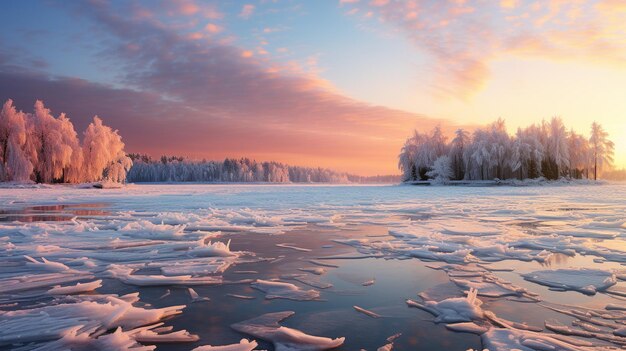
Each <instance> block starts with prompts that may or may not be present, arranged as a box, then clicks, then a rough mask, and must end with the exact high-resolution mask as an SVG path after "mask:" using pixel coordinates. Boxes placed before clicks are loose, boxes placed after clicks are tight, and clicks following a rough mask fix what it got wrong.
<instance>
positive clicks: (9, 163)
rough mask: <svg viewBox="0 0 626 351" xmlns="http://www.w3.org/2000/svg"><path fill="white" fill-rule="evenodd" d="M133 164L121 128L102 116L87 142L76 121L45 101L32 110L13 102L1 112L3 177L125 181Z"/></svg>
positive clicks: (92, 125)
mask: <svg viewBox="0 0 626 351" xmlns="http://www.w3.org/2000/svg"><path fill="white" fill-rule="evenodd" d="M131 166H132V161H131V159H130V158H129V157H128V156H127V155H126V152H125V151H124V143H123V142H122V137H121V136H120V135H119V133H118V131H117V130H113V129H111V128H110V127H108V126H106V125H104V124H103V123H102V120H101V119H100V118H98V117H97V116H96V117H94V118H93V122H91V123H90V124H89V126H88V127H87V129H86V130H85V131H84V132H83V137H82V142H81V141H80V139H79V137H78V134H77V133H76V131H75V129H74V125H73V124H72V122H71V121H70V119H69V118H68V117H67V116H66V115H65V114H64V113H61V114H60V115H59V116H58V118H57V117H55V116H54V115H52V113H51V111H50V110H49V109H47V108H46V107H45V106H44V103H43V102H42V101H40V100H37V101H36V102H35V107H34V110H33V112H32V113H25V112H22V111H18V110H17V109H16V108H15V106H14V105H13V101H12V100H7V101H6V102H5V103H4V105H3V107H2V111H1V112H0V181H5V182H7V181H8V182H29V181H32V182H37V183H88V182H98V181H102V180H105V181H112V182H124V181H125V179H126V173H127V172H128V170H129V169H130V167H131Z"/></svg>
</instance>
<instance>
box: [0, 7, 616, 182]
mask: <svg viewBox="0 0 626 351" xmlns="http://www.w3.org/2000/svg"><path fill="white" fill-rule="evenodd" d="M2 7H3V10H2V11H0V99H2V100H3V101H4V100H6V99H9V98H11V99H13V100H14V101H15V103H16V105H17V106H18V108H19V109H22V110H24V111H30V110H32V106H33V104H34V102H35V100H36V99H41V100H43V101H44V102H45V103H46V106H47V107H49V108H51V109H52V111H53V113H55V114H58V113H61V112H65V113H67V114H68V116H69V117H70V119H71V120H72V121H73V122H74V124H75V126H76V129H77V130H83V129H84V128H85V127H86V125H87V124H88V123H89V122H90V121H91V119H92V118H93V116H94V115H98V116H100V117H101V118H102V119H103V120H104V122H105V123H106V124H108V125H111V126H112V127H114V128H116V129H119V131H120V134H121V135H122V137H123V140H124V142H125V143H126V150H127V151H129V152H139V153H147V154H150V155H152V156H159V155H161V154H167V155H183V156H187V157H190V158H194V159H203V158H205V159H217V160H219V159H223V158H225V157H237V158H238V157H250V158H254V159H257V160H263V161H265V160H275V161H281V162H286V163H290V164H293V165H303V166H321V167H328V168H333V169H336V170H339V171H347V172H351V173H356V174H361V175H375V174H397V173H398V170H397V155H398V153H399V150H400V148H401V146H402V144H403V142H404V140H405V139H406V137H407V136H409V135H411V134H412V130H413V129H418V130H420V131H428V130H431V129H432V128H433V127H435V126H436V125H441V126H442V128H443V129H444V131H446V132H447V133H449V134H451V133H452V132H453V131H454V130H455V129H457V128H468V129H472V128H475V127H477V126H481V125H485V124H487V123H490V122H492V121H494V120H496V119H497V118H503V119H505V120H506V123H507V127H508V129H509V131H510V132H511V133H514V132H515V130H516V129H517V128H518V127H520V126H522V127H523V126H526V125H529V124H531V123H539V122H541V121H542V120H544V119H546V120H547V119H550V118H551V117H553V116H560V117H561V118H563V120H564V122H565V124H566V126H568V127H571V128H573V129H574V130H576V131H577V132H579V133H584V134H588V131H589V128H590V125H591V123H592V122H593V121H597V122H599V123H601V124H602V125H603V126H604V128H605V129H606V130H607V131H608V132H609V137H610V138H611V139H612V140H613V141H614V142H615V161H616V162H615V163H616V166H617V167H626V2H625V1H623V0H603V1H586V0H567V1H565V0H537V1H523V0H502V1H497V0H491V1H486V0H475V1H471V0H407V1H394V0H315V1H291V0H259V1H200V0H196V1H194V0H172V1H159V0H153V1H134V2H132V1H105V0H91V1H84V2H75V1H54V0H41V1H33V0H23V1H7V2H4V3H3V5H2Z"/></svg>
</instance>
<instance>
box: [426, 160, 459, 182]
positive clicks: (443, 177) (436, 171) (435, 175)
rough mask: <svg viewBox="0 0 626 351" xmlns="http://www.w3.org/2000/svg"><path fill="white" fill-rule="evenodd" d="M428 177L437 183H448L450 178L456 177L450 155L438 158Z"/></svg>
mask: <svg viewBox="0 0 626 351" xmlns="http://www.w3.org/2000/svg"><path fill="white" fill-rule="evenodd" d="M426 175H427V176H429V177H430V178H432V179H433V180H434V181H435V182H436V183H446V182H448V181H449V180H450V178H452V177H453V176H454V172H453V171H452V167H451V165H450V157H449V156H448V155H443V156H440V157H438V158H437V159H436V160H435V162H434V163H433V166H432V168H431V169H430V171H428V172H427V173H426Z"/></svg>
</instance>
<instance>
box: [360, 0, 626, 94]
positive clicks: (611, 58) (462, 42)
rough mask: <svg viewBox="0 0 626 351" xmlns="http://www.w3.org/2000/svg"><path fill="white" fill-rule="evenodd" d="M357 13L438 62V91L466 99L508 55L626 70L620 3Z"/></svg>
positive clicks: (470, 5) (422, 4)
mask: <svg viewBox="0 0 626 351" xmlns="http://www.w3.org/2000/svg"><path fill="white" fill-rule="evenodd" d="M353 6H354V8H359V9H362V10H363V11H360V12H361V13H371V14H373V15H374V16H375V17H377V18H378V19H379V20H381V21H383V22H384V23H386V24H390V25H392V26H395V27H396V28H397V29H400V31H401V32H402V33H404V35H405V36H406V37H407V38H409V39H410V40H411V41H412V42H413V43H414V45H415V47H416V48H418V49H419V50H421V51H423V52H424V53H426V54H427V55H428V56H429V57H430V58H431V60H432V64H433V66H434V67H435V68H434V70H433V72H434V73H435V77H434V79H433V81H435V82H437V83H436V84H435V86H434V88H435V89H436V90H437V91H438V92H442V93H444V94H446V95H452V96H456V97H459V98H462V99H465V98H467V97H471V96H472V95H473V94H474V93H476V92H477V91H479V90H480V89H481V88H482V87H483V86H484V85H485V83H486V82H487V80H488V78H489V74H490V71H489V66H490V64H491V62H493V61H494V60H497V59H498V58H500V57H502V56H505V55H518V56H525V57H537V58H544V59H550V60H580V61H585V62H594V63H602V64H612V65H619V66H621V67H626V32H625V31H624V23H626V6H625V5H624V2H623V1H620V0H604V1H589V0H549V1H545V2H538V1H523V0H502V1H499V2H494V1H469V0H463V1H460V0H458V1H434V0H407V1H371V2H368V3H359V4H355V5H353ZM366 17H368V16H366Z"/></svg>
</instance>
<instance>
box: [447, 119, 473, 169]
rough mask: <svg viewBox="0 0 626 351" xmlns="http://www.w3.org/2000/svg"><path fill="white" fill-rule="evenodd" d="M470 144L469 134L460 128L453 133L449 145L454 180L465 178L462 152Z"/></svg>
mask: <svg viewBox="0 0 626 351" xmlns="http://www.w3.org/2000/svg"><path fill="white" fill-rule="evenodd" d="M469 143H470V137H469V134H468V133H467V132H466V131H465V130H463V129H462V128H460V129H457V130H456V131H455V132H454V139H452V142H451V143H450V153H449V156H450V164H451V167H452V171H453V172H454V177H453V178H454V179H457V180H460V179H463V177H465V162H464V161H463V152H464V151H465V147H466V146H467V145H468V144H469Z"/></svg>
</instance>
